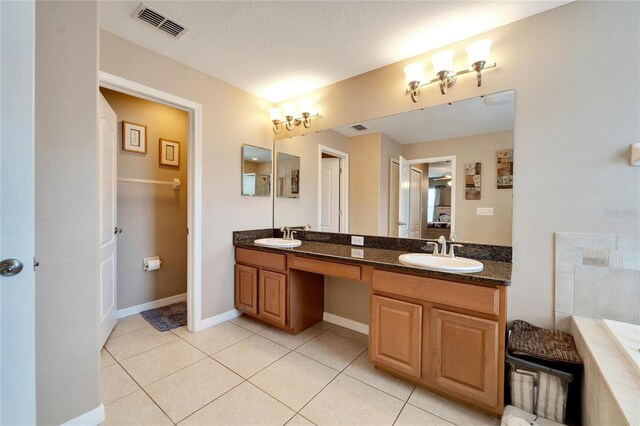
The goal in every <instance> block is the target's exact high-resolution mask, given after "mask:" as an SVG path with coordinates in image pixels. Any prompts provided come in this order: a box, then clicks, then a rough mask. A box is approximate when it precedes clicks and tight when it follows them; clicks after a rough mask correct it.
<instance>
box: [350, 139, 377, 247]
mask: <svg viewBox="0 0 640 426" xmlns="http://www.w3.org/2000/svg"><path fill="white" fill-rule="evenodd" d="M379 217H380V133H370V134H368V135H361V136H354V137H351V138H349V233H350V234H363V235H377V234H378V226H379Z"/></svg>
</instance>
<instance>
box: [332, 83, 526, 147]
mask: <svg viewBox="0 0 640 426" xmlns="http://www.w3.org/2000/svg"><path fill="white" fill-rule="evenodd" d="M486 98H489V99H493V100H497V101H498V102H499V103H496V104H493V105H487V103H489V101H488V102H485V99H486ZM513 121H514V92H513V91H508V92H501V94H500V95H498V94H495V95H487V96H486V97H481V96H479V97H477V98H471V99H466V100H463V101H459V102H453V103H451V104H442V105H438V106H434V107H431V108H426V109H419V110H416V111H411V112H405V113H402V114H396V115H390V116H388V117H382V118H377V119H375V120H370V121H365V122H362V123H355V124H362V125H363V126H364V127H366V128H367V130H366V131H357V130H355V129H353V128H352V127H351V126H343V127H338V128H337V129H334V130H335V131H336V132H338V133H341V134H343V135H345V136H357V135H362V134H367V133H375V132H380V133H383V134H385V135H387V136H389V137H390V138H391V139H393V140H395V141H396V142H398V143H401V144H412V143H418V142H429V141H437V140H441V139H450V138H458V137H462V136H471V135H480V134H483V133H491V132H500V131H504V130H513Z"/></svg>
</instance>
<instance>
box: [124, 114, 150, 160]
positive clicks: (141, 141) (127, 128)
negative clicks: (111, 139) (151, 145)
mask: <svg viewBox="0 0 640 426" xmlns="http://www.w3.org/2000/svg"><path fill="white" fill-rule="evenodd" d="M122 150H123V151H129V152H137V153H138V154H146V153H147V126H145V125H144V124H137V123H131V122H129V121H124V120H122Z"/></svg>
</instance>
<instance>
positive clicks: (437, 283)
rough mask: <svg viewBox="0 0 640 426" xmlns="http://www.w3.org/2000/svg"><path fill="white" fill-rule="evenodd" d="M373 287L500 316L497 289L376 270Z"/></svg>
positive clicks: (382, 290)
mask: <svg viewBox="0 0 640 426" xmlns="http://www.w3.org/2000/svg"><path fill="white" fill-rule="evenodd" d="M372 288H373V290H374V291H381V292H384V293H391V294H397V295H399V296H405V297H410V298H412V299H420V300H425V301H429V302H433V303H440V304H443V305H448V306H454V307H457V308H461V309H469V310H471V311H476V312H481V313H484V314H490V315H496V316H497V315H498V314H499V313H500V290H498V289H497V288H490V287H481V286H475V285H473V284H461V283H456V282H452V281H442V280H437V279H434V278H426V277H417V276H415V275H406V274H398V273H395V272H387V271H379V270H374V271H373V285H372Z"/></svg>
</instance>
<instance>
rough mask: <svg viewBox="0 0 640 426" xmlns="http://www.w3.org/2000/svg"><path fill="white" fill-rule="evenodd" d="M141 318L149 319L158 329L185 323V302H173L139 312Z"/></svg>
mask: <svg viewBox="0 0 640 426" xmlns="http://www.w3.org/2000/svg"><path fill="white" fill-rule="evenodd" d="M140 315H142V318H144V319H146V320H147V321H149V323H150V324H151V325H152V326H154V327H155V328H156V329H157V330H159V331H168V330H171V329H173V328H178V327H182V326H183V325H187V302H180V303H174V304H173V305H167V306H163V307H161V308H156V309H149V310H148V311H144V312H141V313H140Z"/></svg>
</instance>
